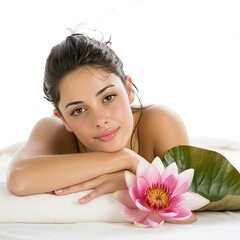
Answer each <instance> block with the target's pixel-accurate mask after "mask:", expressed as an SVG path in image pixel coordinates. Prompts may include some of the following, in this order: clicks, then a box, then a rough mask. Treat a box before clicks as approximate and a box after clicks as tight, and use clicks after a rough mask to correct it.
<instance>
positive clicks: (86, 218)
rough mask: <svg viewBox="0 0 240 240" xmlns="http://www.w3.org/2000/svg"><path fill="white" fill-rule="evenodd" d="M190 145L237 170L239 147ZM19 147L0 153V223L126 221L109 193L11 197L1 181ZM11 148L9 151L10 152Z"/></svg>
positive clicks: (222, 142)
mask: <svg viewBox="0 0 240 240" xmlns="http://www.w3.org/2000/svg"><path fill="white" fill-rule="evenodd" d="M191 145H195V146H199V147H204V148H208V149H212V150H216V151H219V152H220V153H222V154H223V155H224V156H226V157H227V158H228V160H229V161H231V163H232V164H233V165H234V166H235V167H236V168H237V169H238V170H240V144H239V142H234V141H231V140H226V139H218V138H209V137H207V138H199V137H197V138H192V139H191ZM16 148H18V145H13V147H10V148H6V149H4V150H0V167H1V164H3V166H2V173H1V171H0V223H80V222H125V220H124V219H123V217H122V216H121V206H120V203H119V202H117V201H116V200H115V199H114V197H113V196H112V194H105V195H103V196H101V197H98V198H97V199H95V200H93V201H92V202H89V203H87V204H84V205H81V204H79V203H78V199H80V198H81V197H83V196H85V195H86V194H87V193H88V192H89V191H85V192H80V193H74V194H70V195H65V196H55V195H51V194H39V195H32V196H26V197H17V196H15V195H13V194H11V193H10V192H9V191H8V189H7V187H6V183H5V182H4V180H2V179H5V176H4V175H5V173H6V166H7V165H6V163H7V162H8V161H7V159H9V158H10V156H11V155H12V153H13V152H14V151H13V150H16ZM9 149H10V150H9Z"/></svg>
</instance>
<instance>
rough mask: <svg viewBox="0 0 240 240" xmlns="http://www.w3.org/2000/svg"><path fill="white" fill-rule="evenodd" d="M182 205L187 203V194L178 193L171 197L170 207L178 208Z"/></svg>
mask: <svg viewBox="0 0 240 240" xmlns="http://www.w3.org/2000/svg"><path fill="white" fill-rule="evenodd" d="M182 205H186V197H185V194H178V195H177V196H174V197H173V198H171V200H170V205H169V206H168V209H173V208H178V207H180V206H182Z"/></svg>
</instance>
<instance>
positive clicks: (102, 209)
mask: <svg viewBox="0 0 240 240" xmlns="http://www.w3.org/2000/svg"><path fill="white" fill-rule="evenodd" d="M88 192H89V191H85V192H80V193H73V194H69V195H65V196H56V195H52V194H40V195H32V196H25V197H18V196H15V195H13V194H12V193H10V192H9V191H8V189H7V186H6V183H5V182H0V223H80V222H124V221H125V220H124V219H123V217H122V216H121V207H120V203H119V202H117V200H115V199H114V197H113V196H112V194H105V195H103V196H100V197H98V198H97V199H94V200H92V201H91V202H89V203H87V204H80V203H78V199H79V198H81V197H83V196H84V195H86V194H87V193H88Z"/></svg>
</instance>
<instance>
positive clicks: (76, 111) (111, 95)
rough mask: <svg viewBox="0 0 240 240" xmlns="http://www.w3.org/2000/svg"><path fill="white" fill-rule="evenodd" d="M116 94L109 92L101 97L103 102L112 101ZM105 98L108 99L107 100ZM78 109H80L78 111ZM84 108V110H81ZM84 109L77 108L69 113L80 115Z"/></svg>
mask: <svg viewBox="0 0 240 240" xmlns="http://www.w3.org/2000/svg"><path fill="white" fill-rule="evenodd" d="M116 96H117V94H109V95H107V96H106V97H104V98H103V103H108V102H112V101H113V100H114V99H115V97H116ZM109 97H110V99H109ZM107 99H109V100H107ZM79 110H80V111H79ZM83 110H84V111H83ZM85 111H86V109H85V108H81V107H80V108H77V109H75V110H74V111H73V112H72V113H71V116H78V115H80V114H82V113H84V112H85Z"/></svg>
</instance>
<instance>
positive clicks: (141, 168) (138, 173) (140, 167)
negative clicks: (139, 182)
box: [136, 161, 150, 177]
mask: <svg viewBox="0 0 240 240" xmlns="http://www.w3.org/2000/svg"><path fill="white" fill-rule="evenodd" d="M149 166H150V163H148V162H147V161H140V162H139V164H138V166H137V171H136V176H137V177H139V176H143V175H144V174H145V172H146V170H147V168H148V167H149Z"/></svg>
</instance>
